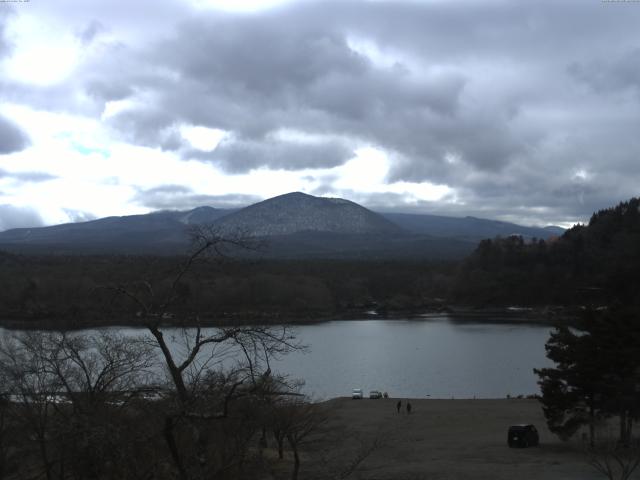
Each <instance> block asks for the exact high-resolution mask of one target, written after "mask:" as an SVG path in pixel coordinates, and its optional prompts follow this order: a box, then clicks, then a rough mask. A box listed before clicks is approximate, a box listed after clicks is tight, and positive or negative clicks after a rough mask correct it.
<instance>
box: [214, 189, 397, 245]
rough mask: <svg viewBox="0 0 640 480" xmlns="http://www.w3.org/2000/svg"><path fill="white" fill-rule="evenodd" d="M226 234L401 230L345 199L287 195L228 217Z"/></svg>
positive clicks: (346, 233) (221, 221) (359, 232)
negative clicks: (234, 232)
mask: <svg viewBox="0 0 640 480" xmlns="http://www.w3.org/2000/svg"><path fill="white" fill-rule="evenodd" d="M218 225H220V226H221V227H222V229H223V230H227V231H234V230H240V231H243V232H247V233H250V234H252V235H255V236H258V237H272V236H274V235H290V234H294V233H300V232H328V233H337V234H345V235H351V234H357V235H362V234H369V235H371V234H373V235H385V234H400V233H402V229H401V228H400V227H398V225H396V224H395V223H392V222H391V221H389V220H387V219H385V218H384V217H382V216H381V215H379V214H377V213H374V212H372V211H371V210H367V209H366V208H364V207H362V206H360V205H358V204H357V203H354V202H351V201H349V200H344V199H342V198H322V197H314V196H312V195H307V194H304V193H300V192H294V193H287V194H285V195H280V196H277V197H274V198H270V199H268V200H264V201H262V202H259V203H256V204H254V205H251V206H249V207H246V208H243V209H242V210H239V211H237V212H235V213H232V214H230V215H227V216H226V217H225V218H223V219H221V220H220V221H219V222H218Z"/></svg>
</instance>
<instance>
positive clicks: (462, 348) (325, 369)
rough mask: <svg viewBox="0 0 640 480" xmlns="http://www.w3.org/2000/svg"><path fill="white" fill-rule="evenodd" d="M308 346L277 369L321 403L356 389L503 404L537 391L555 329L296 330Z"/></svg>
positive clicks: (373, 324) (385, 323)
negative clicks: (547, 345) (302, 384)
mask: <svg viewBox="0 0 640 480" xmlns="http://www.w3.org/2000/svg"><path fill="white" fill-rule="evenodd" d="M296 332H297V335H298V338H299V339H300V340H301V341H302V342H303V343H306V344H307V345H309V347H310V351H309V352H308V353H306V354H302V353H294V354H290V355H288V356H287V357H285V358H284V359H282V360H281V361H280V362H278V363H277V364H276V367H275V368H274V370H277V371H278V372H281V373H287V374H289V375H291V376H292V377H294V378H303V379H305V381H306V384H305V387H304V391H305V392H306V393H308V394H310V395H312V396H314V397H315V398H318V399H324V398H330V397H336V396H345V395H350V394H351V390H352V389H353V388H362V389H364V390H365V393H368V391H369V390H374V389H375V390H380V391H386V392H388V393H389V395H390V396H393V397H414V398H426V397H427V396H429V397H431V398H451V397H455V398H473V397H474V396H475V397H477V398H504V397H506V396H507V395H527V394H533V393H538V392H539V389H538V386H537V384H536V381H537V377H536V375H535V374H534V373H533V368H534V367H535V368H538V367H544V366H550V365H551V362H550V361H549V360H548V359H547V358H546V357H545V349H544V344H545V342H546V341H547V339H548V337H549V332H550V327H549V326H541V325H531V324H508V323H507V324H505V323H496V324H490V323H489V324H488V323H482V324H479V323H468V322H458V321H456V320H455V319H454V318H449V317H441V318H436V319H429V320H354V321H335V322H326V323H320V324H316V325H305V326H300V327H296Z"/></svg>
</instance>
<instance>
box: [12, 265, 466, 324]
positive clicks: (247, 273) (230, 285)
mask: <svg viewBox="0 0 640 480" xmlns="http://www.w3.org/2000/svg"><path fill="white" fill-rule="evenodd" d="M184 262H185V259H184V258H181V257H146V256H135V255H132V256H20V255H13V254H5V255H3V257H2V258H1V260H0V264H1V265H2V268H1V273H0V297H1V298H0V309H1V310H2V311H1V312H0V316H1V317H2V318H3V319H5V324H8V323H11V324H14V323H15V322H19V323H20V324H21V325H23V326H24V322H33V323H34V326H35V325H42V322H46V324H47V325H48V326H52V327H55V326H65V327H80V326H84V325H89V324H113V323H117V324H129V323H135V322H136V316H135V314H136V308H135V305H133V306H132V305H130V304H128V303H127V302H126V301H123V300H122V299H118V300H114V299H113V295H112V294H111V293H110V291H111V289H112V287H114V286H117V285H137V288H146V285H149V286H152V288H153V290H154V292H155V293H156V295H162V293H163V291H166V290H167V289H169V288H170V286H171V284H172V281H173V279H174V277H175V276H176V274H177V273H178V272H179V270H180V268H181V266H182V265H183V263H184ZM455 269H456V264H455V263H447V262H443V263H437V262H429V263H427V262H406V261H382V262H374V261H365V262H359V261H338V260H336V261H327V260H313V261H311V260H309V261H255V262H254V261H242V260H233V259H222V260H220V259H212V258H206V259H201V260H200V261H198V262H197V263H196V264H194V265H193V266H192V268H191V269H190V272H189V274H188V275H187V276H186V277H185V278H184V279H182V281H181V285H180V289H179V292H178V294H179V296H180V301H179V302H177V303H176V304H175V305H174V306H173V309H172V312H171V313H172V315H175V316H176V318H177V317H180V318H183V319H184V318H185V314H187V313H189V314H190V312H198V315H199V316H200V317H199V320H200V321H201V322H206V323H210V322H214V323H225V322H235V321H242V320H247V321H252V320H255V319H260V320H261V321H262V322H265V323H278V322H282V321H308V320H321V319H324V318H329V317H331V318H340V317H345V316H346V317H349V316H351V317H354V316H355V317H357V316H362V315H364V314H365V312H367V311H371V310H376V311H377V312H378V313H380V314H384V313H387V312H394V311H402V312H411V311H421V310H424V309H429V308H440V307H441V306H442V304H443V302H444V298H445V297H446V295H447V293H448V292H449V291H450V289H451V285H450V282H451V281H452V279H453V277H454V274H455ZM142 285H144V287H142ZM167 320H169V319H167Z"/></svg>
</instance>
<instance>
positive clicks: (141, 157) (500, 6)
mask: <svg viewBox="0 0 640 480" xmlns="http://www.w3.org/2000/svg"><path fill="white" fill-rule="evenodd" d="M639 25H640V2H634V1H612V0H562V1H559V0H536V1H531V2H524V1H521V0H513V1H507V0H446V1H445V0H339V1H331V0H324V1H318V0H263V1H261V0H246V1H242V0H232V1H229V0H163V1H162V2H157V1H151V0H136V1H135V2H131V1H128V0H127V1H125V0H92V1H90V2H88V1H86V0H56V1H55V2H53V1H46V0H0V230H5V229H9V228H15V227H32V226H41V225H50V224H57V223H64V222H77V221H85V220H89V219H93V218H99V217H104V216H110V215H129V214H137V213H146V212H150V211H154V210H162V209H177V210H187V209H190V208H194V207H196V206H201V205H210V206H213V207H219V208H235V207H239V206H246V205H248V204H251V203H254V202H257V201H260V200H263V199H266V198H270V197H273V196H276V195H280V194H284V193H287V192H292V191H301V192H305V193H308V194H312V195H317V196H326V197H341V198H347V199H350V200H353V201H355V202H358V203H360V204H362V205H364V206H366V207H368V208H371V209H373V210H376V211H396V212H410V213H425V214H439V215H451V216H466V215H473V216H478V217H483V218H491V219H498V220H505V221H512V222H516V223H519V224H525V225H548V224H556V225H561V226H570V225H572V224H574V223H578V222H587V221H588V220H589V217H590V215H591V213H592V212H594V211H596V210H599V209H602V208H607V207H610V206H614V205H615V204H617V203H618V202H620V201H622V200H625V199H629V198H630V197H632V196H637V195H638V185H639V184H640V158H639V157H640V33H638V32H640V29H639Z"/></svg>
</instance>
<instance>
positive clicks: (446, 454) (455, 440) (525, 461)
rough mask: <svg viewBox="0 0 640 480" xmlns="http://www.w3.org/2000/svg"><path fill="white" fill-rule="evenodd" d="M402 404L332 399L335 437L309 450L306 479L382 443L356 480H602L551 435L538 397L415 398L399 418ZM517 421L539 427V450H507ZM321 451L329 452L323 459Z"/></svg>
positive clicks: (331, 430) (576, 453) (329, 424)
mask: <svg viewBox="0 0 640 480" xmlns="http://www.w3.org/2000/svg"><path fill="white" fill-rule="evenodd" d="M397 401H398V399H391V398H390V399H381V400H369V399H364V400H351V399H349V398H338V399H334V400H330V401H329V402H326V405H327V408H328V412H329V421H328V422H327V424H326V426H325V427H324V430H325V432H326V433H327V434H328V435H329V438H328V439H325V440H323V441H321V442H318V443H316V444H312V445H309V446H308V447H307V455H306V458H305V461H304V462H303V469H302V471H301V474H302V475H301V477H302V478H310V477H317V474H318V472H319V471H320V470H321V469H327V470H328V471H333V472H335V471H337V470H340V469H343V468H344V467H345V465H347V464H348V461H349V459H353V458H355V457H356V456H357V454H358V451H361V450H362V448H363V446H364V447H365V448H366V447H367V446H368V445H371V444H372V442H374V441H375V439H378V440H379V441H380V442H381V443H382V446H381V447H379V448H377V449H376V450H375V451H373V452H372V453H371V454H370V455H369V456H368V457H367V458H366V459H365V460H364V461H363V462H362V463H361V464H360V465H359V466H358V468H357V469H356V470H355V471H354V472H353V473H352V474H351V476H350V477H349V478H351V479H370V480H374V479H375V480H386V479H389V480H391V479H395V480H402V479H407V480H422V479H424V480H426V479H429V480H437V479H478V480H479V479H487V480H501V479H504V480H514V479H532V480H538V479H540V480H542V479H544V480H554V479H557V480H590V479H598V478H602V477H599V476H598V475H597V474H596V473H595V471H593V470H592V469H591V467H589V466H588V465H587V464H586V462H585V460H584V456H583V454H582V453H581V451H580V448H579V447H577V446H576V445H575V444H566V443H563V442H561V441H560V440H558V439H557V437H555V436H554V435H552V434H551V433H550V432H549V431H548V430H547V428H546V425H545V422H544V417H543V415H542V410H541V408H540V404H539V403H538V402H537V401H536V400H515V399H513V400H507V399H503V400H425V399H409V401H410V402H411V405H412V407H413V410H412V413H411V415H408V414H407V413H406V410H405V409H404V406H405V405H406V402H407V399H402V404H403V409H402V413H400V414H398V413H397V412H396V403H397ZM518 423H533V424H535V425H536V426H537V427H538V430H539V431H540V442H541V445H540V446H539V447H537V448H528V449H510V448H508V447H507V443H506V437H507V428H508V427H509V425H512V424H518ZM321 451H324V452H325V453H324V454H322V455H320V454H319V453H318V452H321ZM327 452H329V453H327ZM321 456H323V457H324V458H323V459H322V460H321V459H320V457H321ZM305 472H306V475H305ZM314 473H315V475H314ZM331 476H334V475H333V474H332V475H331Z"/></svg>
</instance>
